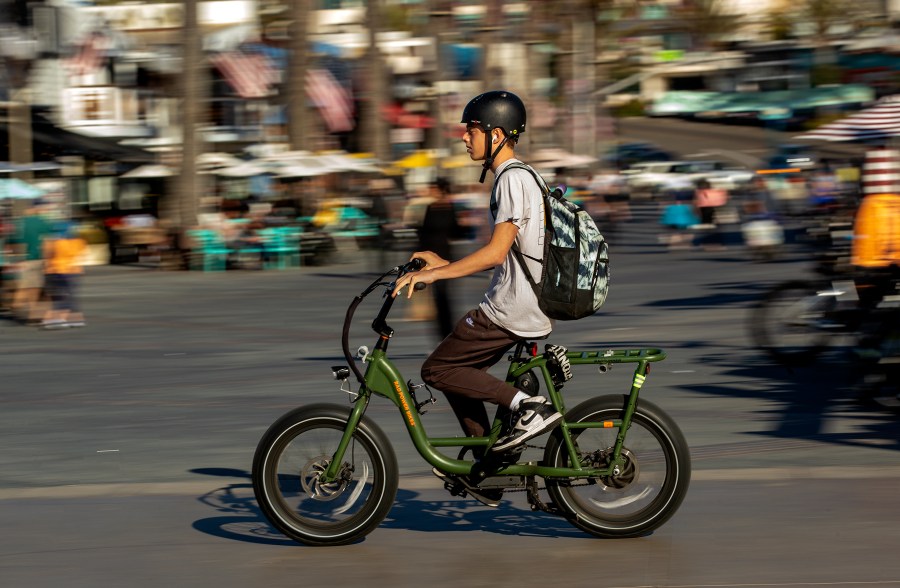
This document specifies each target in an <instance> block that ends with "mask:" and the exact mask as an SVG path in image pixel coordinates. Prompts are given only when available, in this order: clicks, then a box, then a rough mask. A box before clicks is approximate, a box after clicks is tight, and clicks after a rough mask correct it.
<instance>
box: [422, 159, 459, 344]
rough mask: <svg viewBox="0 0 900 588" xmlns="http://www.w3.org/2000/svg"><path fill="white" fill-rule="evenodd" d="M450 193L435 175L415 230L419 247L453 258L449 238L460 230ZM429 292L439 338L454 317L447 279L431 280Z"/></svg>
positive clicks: (448, 186)
mask: <svg viewBox="0 0 900 588" xmlns="http://www.w3.org/2000/svg"><path fill="white" fill-rule="evenodd" d="M451 195H452V187H451V184H450V181H449V180H447V179H446V178H442V177H439V178H437V179H436V180H435V181H434V182H432V184H431V187H430V196H431V197H432V198H433V201H432V202H431V203H430V204H429V205H428V206H427V207H426V208H425V216H424V218H423V219H422V225H421V227H420V229H419V250H420V251H434V252H435V253H437V254H438V255H440V256H441V257H443V258H444V259H453V258H454V257H455V256H454V255H453V243H452V241H453V240H456V239H459V238H461V237H462V233H463V229H462V226H461V225H460V223H459V216H458V214H457V211H456V208H455V207H454V204H453V200H452V199H451ZM431 291H432V294H433V296H434V305H435V315H436V317H435V318H436V320H437V329H438V334H439V335H440V338H441V339H443V338H444V337H446V336H447V335H449V334H450V333H451V331H453V326H454V325H455V324H456V319H457V317H456V315H454V314H453V307H452V301H451V297H450V292H449V284H448V281H447V280H440V281H438V282H435V283H434V284H432V285H431Z"/></svg>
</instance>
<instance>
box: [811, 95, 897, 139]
mask: <svg viewBox="0 0 900 588" xmlns="http://www.w3.org/2000/svg"><path fill="white" fill-rule="evenodd" d="M898 137H900V94H895V95H893V96H885V97H884V98H882V99H881V100H879V101H878V102H877V103H876V104H875V106H872V107H870V108H867V109H865V110H861V111H860V112H857V113H856V114H853V115H850V116H848V117H846V118H842V119H840V120H837V121H834V122H832V123H828V124H826V125H822V126H821V127H819V128H817V129H815V130H814V131H810V132H808V133H804V134H802V135H797V136H796V137H794V138H795V139H817V140H821V141H868V142H882V143H883V142H888V141H890V140H894V141H896V140H898Z"/></svg>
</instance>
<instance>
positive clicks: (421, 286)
mask: <svg viewBox="0 0 900 588" xmlns="http://www.w3.org/2000/svg"><path fill="white" fill-rule="evenodd" d="M427 286H428V284H426V283H425V282H416V286H415V289H416V290H424V289H425V288H426V287H427Z"/></svg>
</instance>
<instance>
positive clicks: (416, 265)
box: [341, 257, 426, 384]
mask: <svg viewBox="0 0 900 588" xmlns="http://www.w3.org/2000/svg"><path fill="white" fill-rule="evenodd" d="M425 265H426V263H425V260H424V259H421V258H419V257H416V258H414V259H411V260H409V261H408V262H406V263H404V264H403V265H398V266H396V267H394V268H391V269H389V270H388V271H386V272H385V273H383V274H382V275H381V276H379V277H378V278H377V279H376V280H375V281H374V282H372V283H371V284H369V286H368V287H367V288H366V289H365V290H363V292H362V293H360V294H357V295H356V297H354V298H353V301H352V302H351V303H350V306H349V307H347V314H346V315H345V316H344V328H343V332H342V333H341V347H342V349H343V351H344V358H345V359H346V360H347V363H349V364H350V369H351V370H353V374H354V375H355V376H356V379H357V380H358V381H359V383H360V384H362V383H363V382H365V376H363V373H362V372H361V371H360V369H359V368H358V367H357V365H356V361H354V359H353V356H352V355H351V354H350V323H351V322H352V321H353V314H354V313H355V312H356V307H357V306H359V304H360V303H361V302H362V301H363V300H364V299H365V298H366V296H368V295H369V294H371V293H372V292H373V291H374V290H375V289H376V288H378V286H385V288H386V291H385V294H384V296H385V301H384V304H382V305H381V310H380V311H379V312H378V316H377V317H375V320H374V321H372V329H373V330H374V331H375V332H376V333H378V334H379V335H380V336H381V339H379V341H378V345H386V344H387V343H386V342H387V340H388V339H389V338H390V337H391V335H393V334H394V330H393V329H392V328H391V327H390V326H388V324H387V323H386V322H385V319H387V315H388V313H389V312H390V311H391V307H392V306H393V305H394V297H393V295H392V293H393V290H394V286H395V284H396V283H397V278H400V277H402V276H404V275H406V274H408V273H412V272H417V271H419V270H421V269H422V268H424V267H425ZM390 275H394V276H396V277H395V279H394V280H392V281H390V282H384V281H383V280H384V278H386V277H387V276H390ZM419 286H422V287H421V288H420V287H419ZM424 287H425V284H422V283H421V282H420V283H419V284H416V287H415V289H416V290H421V289H422V288H424Z"/></svg>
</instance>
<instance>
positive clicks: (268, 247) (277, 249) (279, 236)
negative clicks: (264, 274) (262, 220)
mask: <svg viewBox="0 0 900 588" xmlns="http://www.w3.org/2000/svg"><path fill="white" fill-rule="evenodd" d="M259 235H260V237H262V240H263V249H264V250H265V255H266V260H265V267H266V269H280V270H281V269H286V268H288V267H290V265H291V255H292V253H293V248H292V247H291V245H290V243H289V241H288V235H287V233H285V231H284V230H283V229H282V227H269V228H266V229H261V230H260V231H259Z"/></svg>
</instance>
